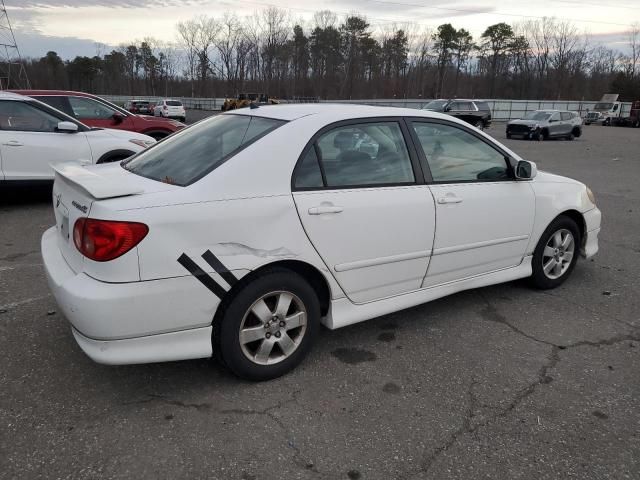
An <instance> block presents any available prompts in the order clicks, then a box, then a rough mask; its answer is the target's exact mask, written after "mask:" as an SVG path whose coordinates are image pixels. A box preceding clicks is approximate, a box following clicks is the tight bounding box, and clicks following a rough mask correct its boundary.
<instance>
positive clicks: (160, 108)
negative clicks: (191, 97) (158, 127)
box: [153, 98, 187, 122]
mask: <svg viewBox="0 0 640 480" xmlns="http://www.w3.org/2000/svg"><path fill="white" fill-rule="evenodd" d="M153 114H154V115H155V116H156V117H165V118H177V119H178V120H180V121H181V122H185V121H186V120H187V114H186V112H185V110H184V106H183V105H182V102H181V101H180V100H170V99H167V98H165V99H163V100H160V101H158V103H157V104H156V106H155V107H153Z"/></svg>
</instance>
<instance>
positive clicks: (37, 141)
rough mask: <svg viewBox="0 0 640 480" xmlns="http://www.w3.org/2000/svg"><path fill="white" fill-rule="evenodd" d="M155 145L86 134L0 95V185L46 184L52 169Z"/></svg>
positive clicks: (95, 131) (111, 133)
mask: <svg viewBox="0 0 640 480" xmlns="http://www.w3.org/2000/svg"><path fill="white" fill-rule="evenodd" d="M154 143H156V141H155V140H154V139H153V138H151V137H148V136H147V135H142V134H140V133H135V132H125V131H122V130H111V129H104V128H90V127H88V126H86V125H84V124H82V123H80V122H78V121H77V120H76V119H74V118H71V117H70V116H68V115H67V114H65V113H62V112H61V111H59V110H56V109H54V108H52V107H50V106H49V105H46V104H44V103H42V102H39V101H38V100H34V99H32V98H29V97H25V96H23V95H18V94H16V93H5V92H2V93H0V184H5V185H16V184H19V183H33V182H41V181H48V182H49V183H51V180H53V177H54V173H53V170H52V168H51V166H50V165H51V164H53V163H59V162H67V161H70V160H73V161H77V162H78V163H80V164H93V163H106V162H115V161H118V160H123V159H125V158H127V157H130V156H131V155H133V154H135V153H138V152H140V151H142V150H144V149H145V148H147V147H149V146H151V145H153V144H154Z"/></svg>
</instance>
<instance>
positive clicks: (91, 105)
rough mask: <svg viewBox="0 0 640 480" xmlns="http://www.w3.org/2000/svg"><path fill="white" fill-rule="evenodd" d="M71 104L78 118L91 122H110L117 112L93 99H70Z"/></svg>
mask: <svg viewBox="0 0 640 480" xmlns="http://www.w3.org/2000/svg"><path fill="white" fill-rule="evenodd" d="M69 103H70V104H71V109H72V110H73V115H74V116H75V117H76V118H83V119H89V120H108V119H111V118H113V114H114V113H116V111H115V110H112V109H111V108H109V107H107V106H106V105H103V104H102V103H100V102H96V101H95V100H93V99H92V98H85V97H69Z"/></svg>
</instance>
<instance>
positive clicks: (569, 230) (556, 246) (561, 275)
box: [531, 215, 580, 289]
mask: <svg viewBox="0 0 640 480" xmlns="http://www.w3.org/2000/svg"><path fill="white" fill-rule="evenodd" d="M579 249H580V230H579V229H578V226H577V225H576V222H575V221H574V220H573V219H571V218H569V217H567V216H564V215H563V216H560V217H558V218H556V219H555V220H554V221H553V222H551V224H550V225H549V226H548V227H547V229H546V230H545V231H544V233H543V234H542V236H541V237H540V241H539V242H538V245H537V246H536V249H535V251H534V253H533V259H532V269H533V273H532V275H531V282H532V284H533V285H534V286H535V287H537V288H541V289H549V288H555V287H557V286H559V285H560V284H562V283H563V282H564V281H565V280H566V279H567V278H568V277H569V275H571V272H572V271H573V268H574V267H575V265H576V262H577V260H578V254H579Z"/></svg>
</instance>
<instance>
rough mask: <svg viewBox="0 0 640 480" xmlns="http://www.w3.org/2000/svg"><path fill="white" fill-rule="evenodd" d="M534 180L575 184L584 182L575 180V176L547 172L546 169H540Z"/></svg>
mask: <svg viewBox="0 0 640 480" xmlns="http://www.w3.org/2000/svg"><path fill="white" fill-rule="evenodd" d="M534 181H536V182H544V183H572V184H574V185H583V183H582V182H579V181H578V180H574V179H573V178H569V177H563V176H562V175H556V174H555V173H549V172H545V171H544V170H538V174H537V175H536V178H534Z"/></svg>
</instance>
